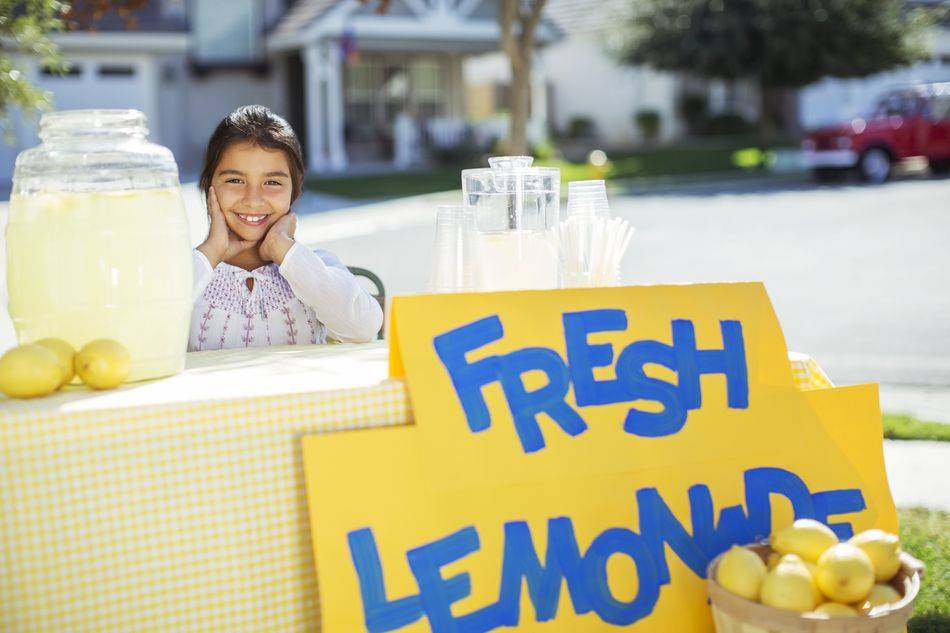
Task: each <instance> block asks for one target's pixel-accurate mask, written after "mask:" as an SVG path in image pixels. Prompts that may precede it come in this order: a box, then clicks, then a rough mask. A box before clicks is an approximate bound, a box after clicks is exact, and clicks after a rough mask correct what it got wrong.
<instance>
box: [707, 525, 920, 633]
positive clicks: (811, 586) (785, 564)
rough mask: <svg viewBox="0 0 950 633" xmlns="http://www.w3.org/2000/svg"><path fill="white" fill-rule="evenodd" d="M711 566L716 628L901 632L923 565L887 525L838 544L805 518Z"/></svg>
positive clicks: (743, 632) (765, 632)
mask: <svg viewBox="0 0 950 633" xmlns="http://www.w3.org/2000/svg"><path fill="white" fill-rule="evenodd" d="M707 572H708V573H707V578H708V579H709V580H708V586H709V597H710V599H711V602H712V614H713V620H714V622H715V624H716V631H717V633H902V632H903V631H906V625H907V620H909V619H910V616H911V613H912V612H913V603H914V599H915V598H916V597H917V593H918V592H919V591H920V578H921V575H922V573H923V564H922V563H921V562H920V561H918V560H917V559H915V558H913V557H912V556H910V555H909V554H907V553H906V552H902V551H901V547H900V540H899V539H898V537H897V536H895V535H893V534H888V533H887V532H884V531H882V530H868V531H866V532H862V533H860V534H857V535H855V536H854V537H853V538H851V539H850V540H848V541H846V542H842V543H839V542H838V537H837V536H836V535H835V533H834V532H832V531H831V529H830V528H828V526H826V525H824V524H823V523H820V522H818V521H814V520H811V519H799V520H798V521H795V522H794V523H793V524H792V525H790V526H788V527H786V528H784V529H782V530H779V531H778V532H776V533H775V534H773V535H772V536H771V538H770V539H769V542H768V543H761V544H755V545H748V546H744V547H739V546H734V547H733V548H732V549H730V550H729V551H727V552H724V553H722V554H720V555H719V556H717V557H716V558H715V559H713V560H712V562H710V564H709V568H708V570H707Z"/></svg>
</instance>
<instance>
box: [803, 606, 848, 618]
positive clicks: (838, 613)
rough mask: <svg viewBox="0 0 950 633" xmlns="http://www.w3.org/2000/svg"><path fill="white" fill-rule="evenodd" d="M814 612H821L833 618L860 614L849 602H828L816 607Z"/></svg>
mask: <svg viewBox="0 0 950 633" xmlns="http://www.w3.org/2000/svg"><path fill="white" fill-rule="evenodd" d="M812 613H821V614H823V615H825V616H829V617H832V618H837V617H846V616H853V615H858V611H857V609H855V608H854V607H852V606H850V605H847V604H841V603H840V602H826V603H824V604H820V605H818V606H817V607H815V610H814V611H812Z"/></svg>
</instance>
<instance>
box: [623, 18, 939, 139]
mask: <svg viewBox="0 0 950 633" xmlns="http://www.w3.org/2000/svg"><path fill="white" fill-rule="evenodd" d="M936 17H937V16H936V15H935V12H934V11H932V10H926V9H920V8H910V7H909V6H908V3H907V2H905V1H904V0H847V1H842V0H636V2H634V3H633V5H632V10H631V15H630V17H629V20H628V21H627V22H626V23H624V26H623V29H622V32H620V33H618V35H619V37H618V42H619V45H618V46H617V51H616V52H617V53H618V55H619V57H620V58H621V59H622V60H623V61H625V62H627V63H630V64H645V65H649V66H652V67H654V68H657V69H660V70H670V71H680V72H686V73H692V74H695V75H699V76H702V77H707V78H712V79H725V80H736V79H748V80H752V81H754V82H756V83H757V84H758V86H759V89H760V94H761V103H760V112H761V117H760V121H759V122H760V129H761V130H762V132H763V134H765V135H772V134H774V132H775V131H776V126H780V127H781V126H784V124H785V123H787V122H786V121H784V120H783V118H784V116H783V115H784V112H783V106H782V101H783V99H782V97H783V94H784V93H786V91H788V90H791V89H795V88H799V87H801V86H804V85H807V84H809V83H812V82H814V81H817V80H819V79H821V78H822V77H826V76H834V77H863V76H866V75H870V74H873V73H877V72H881V71H884V70H887V69H890V68H894V67H897V66H903V65H907V64H911V63H913V62H915V61H917V60H919V59H921V58H922V57H923V56H924V55H925V52H926V46H925V45H924V41H925V33H926V30H927V27H928V26H929V25H931V24H932V22H933V20H934V19H935V18H936Z"/></svg>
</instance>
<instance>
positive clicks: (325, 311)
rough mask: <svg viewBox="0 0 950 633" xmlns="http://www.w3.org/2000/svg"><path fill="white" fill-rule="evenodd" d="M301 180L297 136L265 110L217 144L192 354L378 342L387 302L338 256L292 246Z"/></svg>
mask: <svg viewBox="0 0 950 633" xmlns="http://www.w3.org/2000/svg"><path fill="white" fill-rule="evenodd" d="M302 181H303V157H302V153H301V150H300V143H299V141H298V140H297V136H296V135H295V134H294V131H293V129H291V127H290V125H289V124H288V123H287V122H286V121H285V120H284V119H282V118H280V117H279V116H277V115H275V114H274V113H273V112H271V111H270V110H268V109H267V108H265V107H263V106H244V107H242V108H238V109H237V110H235V111H234V112H232V113H231V114H229V115H228V116H227V117H225V118H224V120H223V121H221V123H220V124H219V125H218V127H217V128H216V129H215V131H214V133H213V134H212V135H211V139H210V140H209V141H208V150H207V152H206V154H205V162H204V168H203V169H202V172H201V180H200V183H199V187H200V188H201V190H202V192H204V194H205V197H206V200H207V204H208V215H209V218H210V221H211V227H210V230H209V231H208V238H207V239H206V240H205V241H204V242H203V243H202V244H201V245H200V246H198V248H197V249H195V252H194V268H195V287H194V295H193V296H194V298H195V305H194V310H193V312H192V317H191V333H190V335H189V337H188V349H189V351H194V350H207V349H222V348H231V347H257V346H263V345H294V344H310V343H325V342H327V340H328V339H333V340H336V341H342V342H364V341H369V340H372V339H373V337H375V335H376V332H377V331H378V330H379V328H380V325H381V324H382V320H383V313H382V309H381V308H380V306H379V303H377V301H376V300H375V299H373V297H371V296H370V295H369V293H368V292H366V291H365V290H364V289H363V288H362V287H361V286H360V285H359V283H358V282H357V281H356V278H355V277H354V276H353V275H352V274H351V273H350V272H349V270H347V268H346V266H344V265H343V263H342V262H341V261H340V260H339V258H337V257H336V256H335V255H333V254H332V253H329V252H327V251H321V250H317V251H311V250H310V249H308V248H306V247H304V246H303V245H302V244H299V243H297V242H295V241H294V231H295V229H296V226H297V219H296V216H295V215H294V214H293V213H292V212H291V210H290V207H291V205H292V204H293V203H294V201H296V200H297V198H298V197H299V196H300V191H301V186H302Z"/></svg>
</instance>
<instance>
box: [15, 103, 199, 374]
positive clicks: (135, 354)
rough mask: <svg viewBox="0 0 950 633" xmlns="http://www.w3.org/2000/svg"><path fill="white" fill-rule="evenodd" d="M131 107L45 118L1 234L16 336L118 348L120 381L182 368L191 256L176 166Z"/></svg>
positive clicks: (25, 157) (23, 159) (21, 162)
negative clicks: (125, 355)
mask: <svg viewBox="0 0 950 633" xmlns="http://www.w3.org/2000/svg"><path fill="white" fill-rule="evenodd" d="M147 133H148V130H147V128H146V121H145V115H144V114H142V113H141V112H138V111H136V110H73V111H63V112H53V113H49V114H46V115H44V116H43V118H42V120H41V121H40V138H41V139H42V144H41V145H39V146H38V147H34V148H32V149H29V150H26V151H24V152H22V153H21V154H20V155H19V156H18V157H17V161H16V167H15V170H14V174H13V191H12V195H11V198H10V218H9V223H8V224H7V229H6V240H7V287H8V290H9V296H10V301H9V309H10V317H11V319H12V320H13V325H14V328H15V329H16V332H17V338H18V339H19V341H20V342H21V343H29V342H32V341H35V340H38V339H41V338H45V337H56V338H61V339H63V340H66V341H68V342H69V343H71V344H72V345H73V347H75V348H76V349H77V350H78V349H79V348H81V347H82V346H83V345H85V344H86V343H88V342H90V341H92V340H95V339H98V338H110V339H114V340H116V341H119V342H120V343H122V344H123V345H124V346H125V347H126V348H127V349H128V350H129V354H130V356H131V359H132V371H131V373H130V375H129V380H133V381H134V380H143V379H146V378H155V377H158V376H166V375H169V374H174V373H177V372H179V371H181V370H182V368H183V367H184V361H185V351H186V347H187V343H188V326H189V316H190V314H191V284H192V270H191V255H190V242H189V238H188V221H187V218H186V216H185V208H184V204H183V201H182V196H181V187H180V185H179V182H178V166H177V165H176V164H175V159H174V158H173V157H172V153H171V152H170V151H169V150H168V149H167V148H165V147H162V146H160V145H155V144H153V143H149V142H148V141H147V140H146V135H147Z"/></svg>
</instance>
